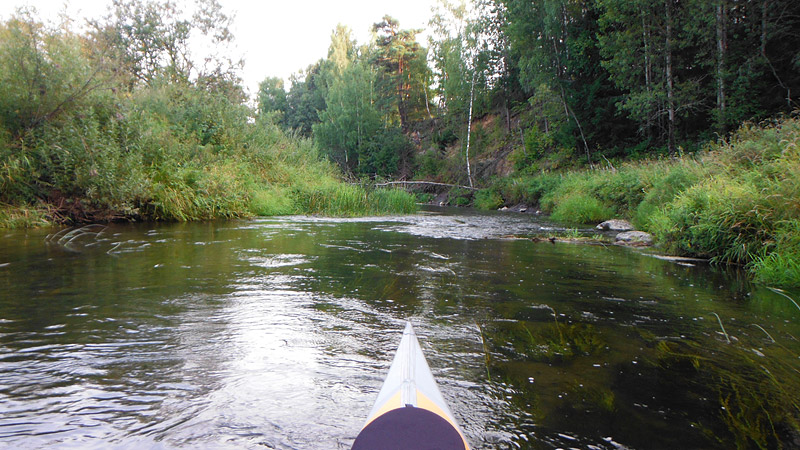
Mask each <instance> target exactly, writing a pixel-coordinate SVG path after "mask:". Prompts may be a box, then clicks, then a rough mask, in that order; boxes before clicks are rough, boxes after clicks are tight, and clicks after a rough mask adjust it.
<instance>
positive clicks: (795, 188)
mask: <svg viewBox="0 0 800 450" xmlns="http://www.w3.org/2000/svg"><path fill="white" fill-rule="evenodd" d="M798 146H800V120H798V119H784V120H780V121H776V122H773V123H769V124H763V125H761V126H754V125H746V126H744V127H742V128H741V129H740V130H739V131H737V132H736V133H735V134H734V135H733V136H732V137H731V138H730V139H729V140H728V141H727V142H720V143H717V144H714V145H710V146H709V147H708V148H707V149H706V150H705V151H703V152H701V153H699V154H696V155H692V156H683V157H680V158H671V159H663V160H655V161H642V162H636V163H628V164H625V165H623V166H621V167H618V168H617V169H616V170H610V169H609V170H594V171H576V172H568V173H563V174H553V173H543V174H540V175H537V176H532V177H511V178H507V179H503V180H500V181H498V182H497V183H495V184H494V186H492V187H491V188H489V189H486V190H484V191H482V192H481V193H479V195H477V196H476V205H477V206H479V207H483V208H493V207H496V206H498V205H499V204H502V203H505V204H515V203H529V204H538V205H540V208H541V209H542V210H543V211H545V212H548V213H550V214H551V215H552V217H553V218H554V219H557V220H561V221H565V222H580V223H594V222H598V221H602V220H605V219H609V218H614V217H623V218H628V219H630V220H632V221H633V223H634V224H635V225H636V226H637V227H638V228H639V229H641V230H644V231H648V232H650V233H652V234H654V236H655V237H656V239H657V241H658V242H659V243H661V244H662V245H663V246H664V247H665V249H666V250H667V251H669V252H673V253H676V254H680V255H686V256H695V257H702V258H711V259H712V260H713V261H715V262H723V263H733V264H741V265H744V266H746V267H747V269H748V270H749V271H750V272H751V273H752V274H753V275H754V277H755V278H756V279H757V280H758V281H760V282H763V283H766V284H769V285H775V286H786V287H798V286H800V148H799V147H798Z"/></svg>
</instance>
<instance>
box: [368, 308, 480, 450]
mask: <svg viewBox="0 0 800 450" xmlns="http://www.w3.org/2000/svg"><path fill="white" fill-rule="evenodd" d="M372 449H382V450H401V449H409V450H410V449H414V450H426V449H430V450H433V449H436V450H469V445H467V441H466V439H464V434H463V433H462V432H461V430H460V429H459V427H458V424H457V423H456V420H455V418H454V417H453V414H452V413H451V412H450V408H448V407H447V404H446V403H445V401H444V398H443V397H442V394H441V392H439V388H438V386H437V385H436V380H435V379H434V378H433V374H432V373H431V369H430V367H428V362H427V361H426V360H425V356H424V355H423V354H422V348H421V347H420V346H419V341H417V336H416V334H415V333H414V328H413V327H412V326H411V322H406V328H405V331H403V339H402V340H401V341H400V346H399V347H398V348H397V353H396V354H395V356H394V360H393V361H392V366H391V367H390V368H389V374H388V375H387V376H386V380H385V381H384V382H383V387H382V388H381V391H380V393H379V394H378V399H377V400H376V401H375V405H374V406H373V407H372V411H370V413H369V416H368V419H367V422H366V424H364V427H363V428H362V429H361V432H360V433H359V434H358V437H357V438H356V441H355V442H354V443H353V450H372Z"/></svg>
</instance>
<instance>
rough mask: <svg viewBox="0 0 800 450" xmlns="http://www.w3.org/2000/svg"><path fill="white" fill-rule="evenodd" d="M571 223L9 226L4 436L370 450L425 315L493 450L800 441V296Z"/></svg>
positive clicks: (455, 217) (116, 444) (419, 219)
mask: <svg viewBox="0 0 800 450" xmlns="http://www.w3.org/2000/svg"><path fill="white" fill-rule="evenodd" d="M560 230H563V229H561V228H560V227H559V226H558V225H555V224H552V223H549V222H547V221H546V220H544V219H543V218H541V217H537V216H535V215H526V214H516V213H502V212H490V213H479V212H474V211H469V210H464V209H444V208H427V209H425V210H424V211H422V212H421V213H419V214H415V215H409V216H401V217H371V218H358V219H330V218H320V217H279V218H263V219H254V220H241V221H217V222H205V223H178V224H113V225H108V226H94V227H89V228H83V229H68V230H61V229H44V230H11V231H9V230H3V231H0V287H1V289H2V292H0V447H2V446H8V447H17V448H81V449H84V448H137V449H138V448H165V449H172V448H231V449H243V448H245V449H246V448H274V449H339V448H341V449H349V448H350V446H351V445H352V442H353V440H354V439H355V436H356V435H357V433H358V431H359V429H360V428H361V426H362V425H363V422H364V420H365V418H366V415H367V413H368V412H369V410H370V408H371V406H372V403H373V402H374V400H375V397H376V395H377V392H378V390H379V389H380V386H381V383H382V381H383V377H384V375H385V373H386V371H387V370H388V367H389V364H390V363H391V358H392V355H393V352H394V350H395V348H396V346H397V343H398V342H399V339H400V337H401V333H402V329H403V326H404V323H405V321H406V320H410V321H411V322H412V323H413V324H414V326H415V328H416V331H417V334H418V336H419V339H420V342H421V345H422V347H423V350H424V351H425V354H426V356H427V358H428V362H429V364H430V366H431V369H432V370H433V372H434V375H435V376H436V377H437V380H438V381H439V384H440V389H441V390H442V393H443V396H444V397H445V399H446V400H447V401H448V403H449V404H450V406H451V410H452V411H453V413H454V415H455V416H456V418H457V420H458V421H459V422H460V424H461V425H462V428H463V429H464V432H465V434H466V436H467V439H468V441H469V442H470V444H471V445H472V447H473V448H474V449H495V448H501V449H503V448H557V447H576V448H595V449H613V448H715V447H716V448H727V447H730V445H732V444H734V445H735V444H736V443H745V444H748V443H752V442H756V441H757V439H763V440H764V442H767V443H773V444H777V443H782V444H783V445H788V444H792V443H797V442H796V439H797V431H793V429H792V426H793V425H792V424H796V423H797V422H796V421H797V417H798V409H797V406H796V405H794V404H792V402H795V403H796V398H793V396H794V395H795V394H793V393H794V392H796V390H792V389H796V388H797V387H798V386H800V376H799V375H798V368H800V359H798V354H800V343H798V340H797V337H800V326H798V323H800V309H798V308H797V306H796V305H795V304H794V303H793V302H792V299H794V300H798V299H800V296H798V293H795V292H786V293H781V292H775V291H772V290H769V289H767V288H765V287H759V286H756V285H753V284H751V283H750V282H749V281H748V280H747V278H746V276H745V274H744V273H743V272H742V271H740V270H737V269H736V268H725V267H722V268H720V267H711V266H709V265H707V264H704V263H700V262H681V261H665V260H661V259H658V258H656V257H654V256H653V254H655V253H657V250H641V249H631V248H625V247H618V246H614V245H610V244H608V245H584V244H573V243H564V242H556V243H551V242H549V241H548V240H546V239H544V240H541V239H538V240H536V241H534V240H532V239H526V238H525V237H533V236H548V235H550V234H552V233H555V232H558V231H560ZM584 232H585V233H587V234H589V233H591V231H590V230H585V231H584ZM521 237H522V238H521ZM782 392H783V393H782ZM787 392H790V393H789V394H787ZM787 396H788V397H787ZM787 398H788V400H787ZM787 404H788V406H787ZM767 412H768V413H769V414H767ZM737 417H738V418H739V419H737Z"/></svg>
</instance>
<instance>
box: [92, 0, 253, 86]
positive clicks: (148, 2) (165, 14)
mask: <svg viewBox="0 0 800 450" xmlns="http://www.w3.org/2000/svg"><path fill="white" fill-rule="evenodd" d="M194 3H195V5H194V12H193V14H189V13H187V12H185V11H183V10H182V9H181V8H180V7H179V6H178V3H176V2H175V1H173V0H168V1H164V2H159V1H156V0H113V1H112V6H111V12H110V14H109V15H108V16H106V17H105V18H104V19H103V20H102V21H93V22H91V26H92V28H93V31H92V38H93V40H94V47H95V48H96V49H97V52H98V55H97V56H98V58H100V59H102V60H104V61H106V63H107V64H108V67H107V69H109V70H110V71H111V72H112V73H115V74H116V75H117V76H118V77H120V78H121V79H123V80H125V82H126V84H127V85H128V87H129V88H133V87H135V86H136V85H141V84H144V85H150V84H152V83H153V82H155V81H156V80H159V79H166V80H168V81H170V82H190V81H198V80H199V81H201V82H202V83H203V84H204V85H205V86H207V87H209V88H212V89H213V88H215V86H216V85H217V84H219V85H222V87H223V88H228V87H229V85H231V84H238V83H239V81H240V80H239V78H238V75H237V73H238V71H239V70H240V69H241V67H242V64H243V63H242V61H241V60H238V61H234V60H233V59H231V57H230V53H229V52H227V51H224V50H220V48H221V47H224V46H226V45H227V44H229V43H231V42H232V41H233V34H232V33H231V32H230V29H229V28H230V25H231V23H232V21H233V18H232V17H230V16H227V15H225V14H224V13H222V7H221V5H220V4H219V2H218V0H195V2H194ZM192 41H195V42H202V43H203V44H204V45H203V49H204V50H205V51H206V52H207V53H206V54H204V55H201V56H199V57H198V56H196V55H194V54H193V53H192V51H191V50H192V46H191V45H190V42H192ZM213 50H218V51H216V52H214V51H213Z"/></svg>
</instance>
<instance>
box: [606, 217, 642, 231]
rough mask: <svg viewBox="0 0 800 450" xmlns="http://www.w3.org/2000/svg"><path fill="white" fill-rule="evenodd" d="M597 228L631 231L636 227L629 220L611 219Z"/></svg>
mask: <svg viewBox="0 0 800 450" xmlns="http://www.w3.org/2000/svg"><path fill="white" fill-rule="evenodd" d="M597 229H598V230H603V231H631V230H633V229H634V228H633V225H631V223H630V222H628V221H627V220H619V219H611V220H606V221H605V222H603V223H601V224H600V225H598V226H597Z"/></svg>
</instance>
